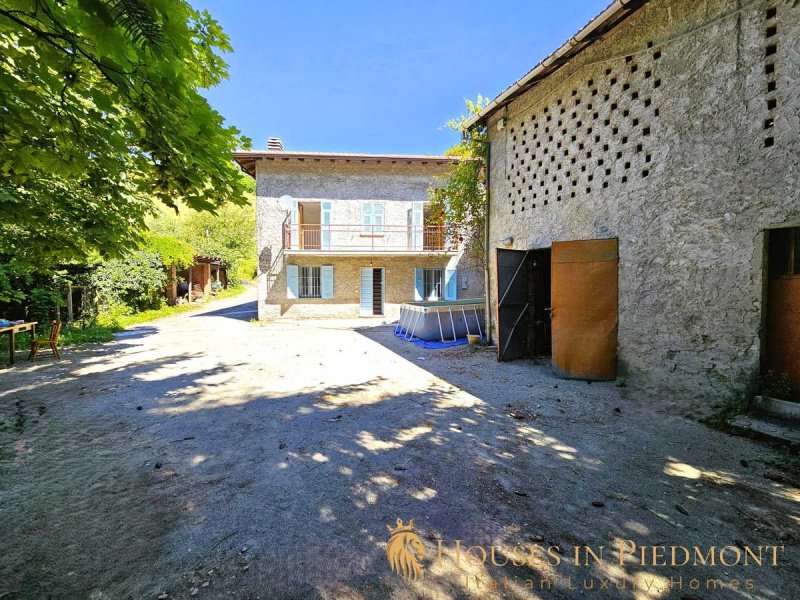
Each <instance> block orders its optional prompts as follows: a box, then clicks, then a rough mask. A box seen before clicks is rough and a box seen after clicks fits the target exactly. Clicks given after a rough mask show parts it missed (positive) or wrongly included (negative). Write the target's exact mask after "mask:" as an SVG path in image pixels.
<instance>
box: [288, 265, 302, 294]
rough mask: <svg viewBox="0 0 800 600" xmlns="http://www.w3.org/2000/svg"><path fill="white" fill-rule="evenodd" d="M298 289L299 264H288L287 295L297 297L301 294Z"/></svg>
mask: <svg viewBox="0 0 800 600" xmlns="http://www.w3.org/2000/svg"><path fill="white" fill-rule="evenodd" d="M298 289H299V284H298V276H297V265H286V297H287V298H289V299H290V300H294V299H296V298H297V297H298V296H299V295H300V293H299V291H298Z"/></svg>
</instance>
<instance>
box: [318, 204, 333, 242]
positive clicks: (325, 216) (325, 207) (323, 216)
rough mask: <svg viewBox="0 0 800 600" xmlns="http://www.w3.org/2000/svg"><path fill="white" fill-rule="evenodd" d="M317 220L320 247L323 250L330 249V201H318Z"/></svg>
mask: <svg viewBox="0 0 800 600" xmlns="http://www.w3.org/2000/svg"><path fill="white" fill-rule="evenodd" d="M319 222H320V229H321V247H322V249H323V250H330V249H331V203H330V202H329V201H323V202H321V203H320V209H319Z"/></svg>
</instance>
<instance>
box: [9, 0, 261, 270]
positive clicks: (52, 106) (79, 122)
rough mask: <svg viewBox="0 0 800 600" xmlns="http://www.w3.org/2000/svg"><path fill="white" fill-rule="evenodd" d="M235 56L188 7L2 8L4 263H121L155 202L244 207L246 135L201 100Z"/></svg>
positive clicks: (153, 3)
mask: <svg viewBox="0 0 800 600" xmlns="http://www.w3.org/2000/svg"><path fill="white" fill-rule="evenodd" d="M227 51H230V45H229V43H228V39H227V37H226V36H225V34H224V33H223V31H222V30H221V28H220V27H219V25H218V24H217V22H216V21H214V20H213V19H212V18H211V16H210V15H209V14H208V13H207V12H206V11H196V10H194V9H193V8H192V7H191V6H190V5H189V4H188V2H186V1H185V0H0V107H1V108H0V254H2V255H5V256H6V257H7V258H8V259H9V260H12V261H15V262H17V263H20V264H27V265H28V266H38V267H43V266H46V265H50V264H53V263H55V262H58V261H64V260H72V259H81V258H83V257H85V256H86V255H87V254H88V253H89V252H91V251H93V250H96V251H98V252H99V253H100V254H101V255H103V256H111V255H116V254H119V253H121V252H122V251H124V250H126V249H129V248H131V247H134V246H135V245H136V244H137V243H140V242H141V236H140V231H141V230H142V228H143V227H144V224H145V220H146V217H147V216H148V214H150V213H151V212H152V210H153V205H154V202H153V201H154V199H155V200H158V201H161V202H162V203H163V204H165V205H166V206H170V207H177V206H179V205H184V206H188V207H191V208H192V209H195V210H207V211H214V210H216V209H217V208H218V207H219V206H221V205H223V204H225V203H226V202H229V201H232V202H234V203H236V202H243V201H244V198H243V192H244V189H245V187H244V184H243V180H242V178H241V177H240V175H239V171H238V169H237V167H236V166H235V165H234V164H233V162H232V161H231V158H230V156H231V151H233V150H235V149H236V148H237V147H247V146H248V145H249V140H247V139H246V138H244V137H242V136H240V135H239V133H238V131H237V130H236V129H235V128H232V127H226V126H224V124H223V119H222V117H221V116H220V115H219V114H218V113H217V112H216V111H214V110H213V109H212V108H211V106H210V105H209V104H208V102H207V101H206V100H205V99H204V98H203V96H202V95H201V94H200V90H201V89H202V88H207V87H210V86H213V85H216V84H217V83H219V82H220V81H221V80H222V79H223V78H224V77H226V70H227V65H226V64H225V62H224V61H223V60H222V58H221V56H220V53H222V52H227Z"/></svg>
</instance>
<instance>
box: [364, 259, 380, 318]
mask: <svg viewBox="0 0 800 600" xmlns="http://www.w3.org/2000/svg"><path fill="white" fill-rule="evenodd" d="M385 287H386V286H385V281H384V270H383V269H382V268H374V267H362V268H361V301H360V305H359V314H360V315H361V316H362V317H375V316H382V315H383V301H384V295H385V294H384V289H385Z"/></svg>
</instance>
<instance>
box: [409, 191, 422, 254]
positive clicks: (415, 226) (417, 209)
mask: <svg viewBox="0 0 800 600" xmlns="http://www.w3.org/2000/svg"><path fill="white" fill-rule="evenodd" d="M424 209H425V203H424V202H412V203H411V227H410V229H411V231H410V232H409V233H410V237H411V249H412V250H422V248H423V244H424V241H425V236H424V234H423V232H424V227H423V225H424V218H423V214H424V212H423V211H424Z"/></svg>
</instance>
